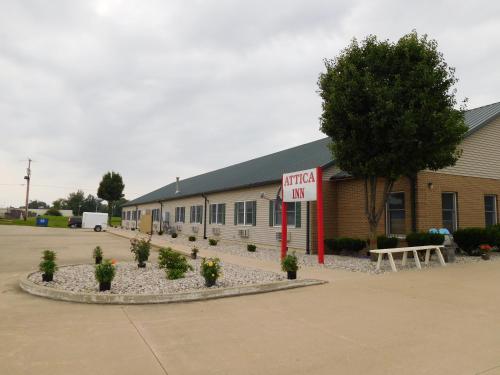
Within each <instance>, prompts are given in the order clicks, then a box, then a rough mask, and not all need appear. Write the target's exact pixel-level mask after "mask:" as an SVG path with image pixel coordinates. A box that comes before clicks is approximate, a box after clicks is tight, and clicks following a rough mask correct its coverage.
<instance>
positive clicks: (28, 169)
mask: <svg viewBox="0 0 500 375" xmlns="http://www.w3.org/2000/svg"><path fill="white" fill-rule="evenodd" d="M24 179H25V180H26V205H25V206H24V221H26V220H28V203H29V197H30V179H31V159H30V158H28V168H27V169H26V176H24Z"/></svg>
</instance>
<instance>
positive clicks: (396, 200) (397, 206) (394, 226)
mask: <svg viewBox="0 0 500 375" xmlns="http://www.w3.org/2000/svg"><path fill="white" fill-rule="evenodd" d="M405 216H406V211H405V193H390V194H389V199H388V200H387V234H389V235H393V234H405V233H406V224H405Z"/></svg>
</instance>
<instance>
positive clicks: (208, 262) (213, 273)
mask: <svg viewBox="0 0 500 375" xmlns="http://www.w3.org/2000/svg"><path fill="white" fill-rule="evenodd" d="M200 273H201V276H203V278H204V279H205V285H206V286H207V287H208V288H210V287H211V286H214V285H215V283H216V282H217V279H218V278H219V276H220V275H221V266H220V260H219V258H208V259H205V258H203V260H202V261H201V268H200Z"/></svg>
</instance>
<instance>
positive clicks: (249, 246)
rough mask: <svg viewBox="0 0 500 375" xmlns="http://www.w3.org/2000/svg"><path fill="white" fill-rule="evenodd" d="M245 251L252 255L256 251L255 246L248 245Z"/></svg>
mask: <svg viewBox="0 0 500 375" xmlns="http://www.w3.org/2000/svg"><path fill="white" fill-rule="evenodd" d="M247 250H248V251H250V252H251V253H253V252H255V250H257V246H255V245H253V244H250V243H249V244H248V245H247Z"/></svg>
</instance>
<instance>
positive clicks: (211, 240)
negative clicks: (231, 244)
mask: <svg viewBox="0 0 500 375" xmlns="http://www.w3.org/2000/svg"><path fill="white" fill-rule="evenodd" d="M218 242H219V241H217V240H215V239H213V238H209V239H208V244H209V245H210V246H217V243H218Z"/></svg>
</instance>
